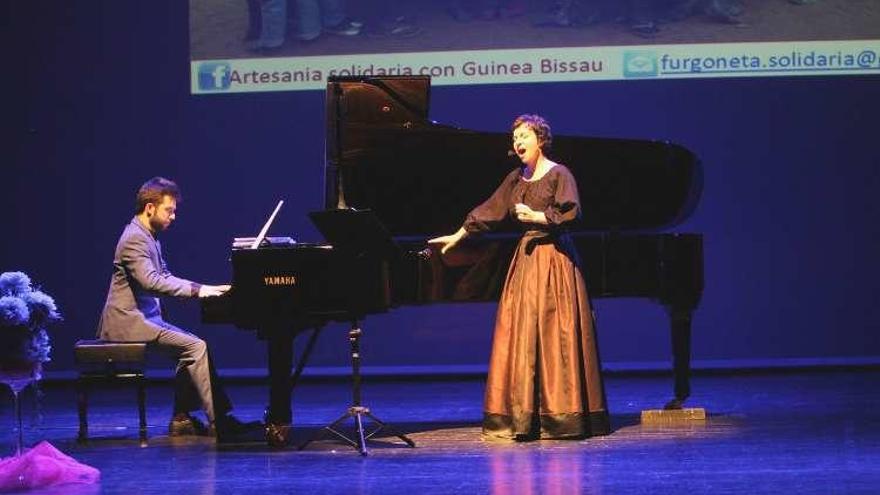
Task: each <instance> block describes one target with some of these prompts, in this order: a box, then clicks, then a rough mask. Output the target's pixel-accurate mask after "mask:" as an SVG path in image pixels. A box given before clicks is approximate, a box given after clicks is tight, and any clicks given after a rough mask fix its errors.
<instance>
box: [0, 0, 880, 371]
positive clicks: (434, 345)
mask: <svg viewBox="0 0 880 495" xmlns="http://www.w3.org/2000/svg"><path fill="white" fill-rule="evenodd" d="M241 3H242V4H244V2H241ZM3 5H4V7H3V8H4V14H7V15H6V16H5V19H4V20H3V22H4V23H5V24H6V26H5V27H6V28H8V29H6V31H7V32H9V33H10V35H11V36H12V38H13V39H14V40H15V44H14V47H13V48H12V51H14V52H16V53H11V54H10V57H11V58H10V59H9V60H7V62H8V63H9V64H11V65H9V66H7V68H8V69H10V70H9V72H7V73H6V75H4V82H5V83H6V84H5V85H4V90H3V98H4V101H5V103H4V105H3V108H4V110H3V112H2V113H3V121H4V126H5V127H6V129H5V131H4V135H5V137H6V139H4V142H5V143H6V153H5V156H4V158H3V160H2V164H3V165H2V184H3V194H2V197H0V206H2V211H3V212H4V221H3V234H2V241H0V249H2V256H0V271H8V270H23V271H25V272H27V273H28V274H30V275H31V276H32V278H34V280H35V281H36V282H38V283H39V284H42V285H43V287H44V289H45V290H46V291H47V292H49V293H50V294H53V295H54V296H55V297H56V299H57V301H58V303H59V304H60V307H61V310H62V312H63V313H64V316H65V320H64V322H63V323H62V324H60V325H58V326H57V327H55V328H53V329H52V336H53V340H54V353H53V356H54V360H53V363H52V364H51V365H50V367H49V369H50V371H58V372H62V371H65V370H70V369H71V368H72V366H73V363H72V355H71V354H72V351H71V346H72V344H73V342H74V341H75V340H76V339H78V338H85V337H90V336H92V335H93V334H94V331H95V325H96V320H97V317H98V314H99V311H100V309H101V305H102V303H103V299H104V296H105V294H106V289H107V282H108V280H109V276H110V271H111V259H112V256H113V249H114V246H115V242H116V240H117V237H118V235H119V233H120V231H121V229H122V227H123V226H124V225H125V223H126V222H128V221H129V219H130V218H131V216H132V214H133V197H134V193H135V190H136V189H137V187H138V186H139V185H140V184H141V183H142V182H143V181H144V180H146V179H147V178H150V177H152V176H155V175H163V176H167V177H170V178H173V179H175V180H177V181H178V182H179V184H180V185H181V187H182V189H183V193H184V202H183V203H182V205H181V207H180V209H179V215H178V219H177V222H176V223H175V224H174V226H173V227H172V229H171V230H170V231H168V232H167V235H165V236H164V238H163V246H164V249H165V251H166V256H167V258H168V261H169V264H170V266H171V268H172V270H173V271H175V272H176V273H177V274H178V275H181V276H184V277H188V278H192V279H195V280H198V281H204V282H209V283H221V282H226V281H228V280H229V277H230V266H229V263H228V261H227V259H228V256H229V249H230V242H231V239H232V237H233V236H243V235H254V234H255V233H256V231H257V230H258V229H259V227H260V226H261V224H262V222H263V221H264V220H265V218H266V217H267V215H268V214H269V213H270V211H271V209H272V207H273V206H274V204H275V202H276V201H277V199H279V198H283V199H285V200H286V205H285V208H284V209H283V210H282V212H281V214H280V216H279V218H278V219H277V220H276V223H275V226H274V228H273V233H275V234H276V235H283V234H288V235H291V236H293V237H295V238H297V239H301V240H310V241H315V240H319V237H318V234H317V233H316V231H315V230H314V229H313V227H312V226H311V225H310V224H309V222H308V220H307V218H306V212H308V211H310V210H313V209H317V208H319V207H321V205H322V173H323V141H324V115H323V93H322V92H320V91H296V92H275V93H252V94H237V95H236V94H229V95H209V96H193V95H191V94H190V72H189V53H188V37H187V36H188V35H187V31H188V25H187V12H188V9H187V4H186V2H181V1H178V0H163V1H157V2H148V3H143V2H134V1H122V2H117V1H103V2H75V3H74V2H41V1H37V2H33V1H32V2H12V1H9V2H3ZM242 8H243V7H242ZM8 46H12V45H8ZM524 112H538V113H541V114H543V115H545V116H547V117H548V119H549V120H550V121H551V123H552V124H553V126H554V128H553V129H554V132H556V133H558V134H566V135H581V136H606V137H626V138H651V139H664V140H671V141H674V142H677V143H680V144H682V145H684V146H687V147H688V148H690V149H692V150H693V151H694V152H696V153H697V154H698V155H699V156H700V157H701V159H702V162H703V167H704V171H705V189H704V193H703V197H702V200H701V203H700V205H699V207H698V208H697V210H696V212H695V214H694V215H693V216H692V217H691V218H690V219H689V220H688V221H687V222H686V223H684V224H683V225H681V226H680V227H678V230H680V231H682V232H700V233H703V234H704V236H705V273H706V283H705V285H706V289H705V293H704V296H703V300H702V303H701V305H700V307H699V309H698V310H697V311H696V313H695V318H694V322H693V341H694V347H693V357H694V359H695V360H696V365H697V366H711V365H719V366H747V365H750V364H756V363H759V364H770V365H773V364H780V365H786V364H793V363H821V362H844V363H853V362H874V363H876V362H877V361H878V360H880V339H878V331H880V304H878V296H877V295H878V294H880V263H878V261H877V253H878V252H880V222H878V219H880V215H878V209H880V206H878V202H877V200H876V197H877V191H878V190H880V163H878V158H877V156H878V140H877V125H876V117H877V115H878V112H880V79H878V77H877V76H840V77H833V78H812V77H799V78H762V79H750V78H734V79H698V80H664V81H659V80H653V81H606V82H602V81H594V82H579V83H546V84H526V85H501V84H498V85H478V86H444V87H437V88H435V89H434V91H433V93H432V103H431V117H432V118H433V119H435V120H437V121H439V122H443V123H447V124H454V125H458V126H461V127H464V128H469V129H475V130H485V131H504V130H506V129H507V128H508V125H509V122H510V121H511V119H512V118H513V117H515V116H516V115H518V114H520V113H524ZM583 160H584V162H586V161H588V160H590V157H583ZM573 165H574V166H577V165H579V164H573ZM425 174H426V176H430V175H431V174H458V175H460V176H461V177H462V180H467V170H465V169H462V168H461V167H460V166H459V164H457V163H449V164H448V166H447V167H446V168H445V169H443V170H426V171H425ZM499 180H500V177H499ZM489 192H490V191H487V194H488V193H489ZM402 206H403V207H405V205H402ZM437 207H438V208H442V207H443V205H437ZM589 213H590V212H588V211H587V212H585V214H586V215H589ZM438 234H439V233H438ZM343 282H344V281H340V283H343ZM596 306H597V311H598V318H599V332H600V343H601V349H602V356H603V359H604V362H605V364H606V366H608V367H610V368H614V367H627V366H648V367H655V366H659V367H662V366H665V363H666V362H667V360H668V356H669V354H670V351H669V332H668V329H667V319H666V315H665V313H664V311H663V309H662V308H661V307H660V306H659V305H657V304H655V303H652V302H648V301H640V300H614V301H610V300H601V301H597V304H596ZM169 310H170V314H171V318H172V319H173V320H174V321H175V322H177V323H179V324H180V325H181V326H183V327H186V328H190V329H192V330H194V331H195V332H197V333H198V334H200V335H202V336H204V337H205V338H206V339H207V340H208V341H209V343H210V344H211V346H212V348H213V350H214V354H215V360H216V363H218V366H219V367H220V368H221V369H226V370H230V369H238V370H244V369H256V368H261V367H262V366H263V365H264V363H265V346H264V344H263V343H262V342H259V341H257V340H255V338H254V336H253V335H252V334H250V333H248V332H243V331H239V330H236V329H234V328H232V327H226V326H218V327H209V326H201V325H200V324H199V315H198V304H197V303H196V302H195V301H179V302H172V303H170V304H169ZM493 320H494V306H493V305H491V304H481V305H457V306H453V307H449V306H445V307H424V308H401V309H397V310H393V311H391V312H390V313H388V314H386V315H380V316H375V317H370V318H368V319H367V321H366V322H365V330H366V338H365V342H364V352H363V355H364V360H365V364H367V365H373V366H400V367H402V366H433V367H435V368H434V369H443V368H442V367H449V366H473V367H475V368H474V369H479V367H482V366H485V364H486V361H487V359H488V351H489V344H490V341H491V334H492V323H493ZM344 330H345V329H344V328H343V327H342V326H338V325H335V326H330V327H328V328H327V329H326V330H325V333H324V335H323V336H322V338H321V341H320V344H319V347H318V349H317V350H316V353H315V356H314V361H313V364H314V365H316V366H345V365H346V364H347V362H346V354H345V351H346V346H347V340H346V334H345V331H344Z"/></svg>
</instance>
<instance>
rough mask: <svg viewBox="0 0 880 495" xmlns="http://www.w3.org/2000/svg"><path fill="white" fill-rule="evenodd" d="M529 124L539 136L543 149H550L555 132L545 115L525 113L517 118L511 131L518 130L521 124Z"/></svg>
mask: <svg viewBox="0 0 880 495" xmlns="http://www.w3.org/2000/svg"><path fill="white" fill-rule="evenodd" d="M523 124H525V125H527V126H529V128H530V129H531V130H532V132H534V133H535V136H537V137H538V141H539V142H540V143H541V150H542V151H545V152H546V151H548V150H549V149H550V145H551V144H552V143H553V133H552V132H551V131H550V123H549V122H547V120H546V119H545V118H544V117H541V116H540V115H535V114H529V113H527V114H523V115H520V116H519V117H517V118H516V120H514V121H513V124H512V125H511V126H510V132H513V131H515V130H516V128H517V127H519V126H521V125H523Z"/></svg>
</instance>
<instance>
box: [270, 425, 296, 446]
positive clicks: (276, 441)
mask: <svg viewBox="0 0 880 495" xmlns="http://www.w3.org/2000/svg"><path fill="white" fill-rule="evenodd" d="M290 430H291V426H290V425H285V424H279V423H266V443H268V444H269V446H270V447H274V448H277V449H282V448H284V447H287V446H288V445H290Z"/></svg>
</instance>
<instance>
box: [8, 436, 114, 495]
mask: <svg viewBox="0 0 880 495" xmlns="http://www.w3.org/2000/svg"><path fill="white" fill-rule="evenodd" d="M100 480H101V472H100V471H98V470H97V469H95V468H93V467H91V466H87V465H85V464H80V463H79V462H76V460H74V459H73V458H72V457H70V456H68V455H65V454H64V453H62V452H61V451H60V450H58V449H56V448H55V447H53V446H52V444H50V443H49V442H45V441H44V442H40V443H39V444H37V445H36V446H34V447H33V448H32V449H30V450H28V451H26V452H24V453H23V454H21V456H20V457H15V456H12V457H6V458H3V459H0V492H7V491H13V490H22V489H32V488H42V487H47V486H54V485H61V484H64V483H98V482H99V481H100Z"/></svg>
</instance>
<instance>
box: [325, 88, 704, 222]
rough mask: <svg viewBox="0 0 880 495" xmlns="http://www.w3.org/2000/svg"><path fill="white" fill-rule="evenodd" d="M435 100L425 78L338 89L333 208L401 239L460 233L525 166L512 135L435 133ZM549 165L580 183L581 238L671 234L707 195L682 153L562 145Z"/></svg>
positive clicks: (695, 166)
mask: <svg viewBox="0 0 880 495" xmlns="http://www.w3.org/2000/svg"><path fill="white" fill-rule="evenodd" d="M429 93H430V79H429V78H428V77H424V76H383V77H346V78H330V79H329V80H328V83H327V93H326V97H327V101H326V109H327V113H326V115H327V141H326V146H327V149H326V157H327V161H326V165H325V167H326V169H325V174H326V177H325V178H326V183H325V207H326V208H344V207H354V208H358V209H367V208H368V209H372V210H374V211H375V212H376V214H377V215H378V217H379V218H380V219H381V220H382V221H383V223H384V224H385V225H386V226H387V227H388V229H389V231H390V232H391V233H392V235H395V236H430V235H437V234H442V233H447V232H452V231H454V230H456V229H457V228H458V227H459V226H461V223H462V222H463V221H464V218H465V215H467V213H468V212H469V211H470V210H471V209H472V208H474V207H475V206H477V205H478V204H480V203H481V202H482V201H484V200H485V199H486V198H488V197H489V195H490V194H492V192H493V191H494V190H495V189H496V188H497V187H498V185H499V184H500V183H501V180H502V179H503V178H504V177H505V175H506V174H507V173H508V172H510V170H512V169H513V168H515V167H517V166H519V164H520V162H519V160H518V159H517V158H516V157H510V156H508V155H507V151H508V150H509V149H510V134H509V132H507V131H506V130H505V131H504V132H498V133H489V132H477V131H471V130H466V129H458V128H455V127H452V126H448V125H442V124H436V123H432V122H431V121H430V120H429V119H428V117H427V116H428V105H429ZM510 117H511V120H512V119H513V118H514V117H515V115H511V116H510ZM548 155H549V156H550V157H551V158H552V159H553V160H555V161H557V162H559V163H563V164H565V165H566V166H568V168H569V169H571V171H572V173H573V174H574V176H575V178H576V179H577V182H578V189H579V192H580V197H581V203H582V210H583V215H582V218H581V220H579V221H578V223H577V224H575V225H572V227H571V228H572V230H587V231H606V230H611V231H653V230H662V229H667V228H670V227H673V226H675V225H677V224H679V223H681V222H682V221H684V220H685V219H687V218H688V217H689V216H690V214H691V213H692V212H693V210H694V208H695V207H696V205H697V203H698V201H699V198H700V194H701V192H702V169H701V166H700V163H699V161H698V159H697V157H696V156H695V155H694V154H693V153H692V152H691V151H689V150H688V149H686V148H684V147H682V146H680V145H677V144H674V143H669V142H663V141H649V140H634V139H605V138H590V137H576V136H556V135H554V137H553V149H552V150H550V153H548Z"/></svg>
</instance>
